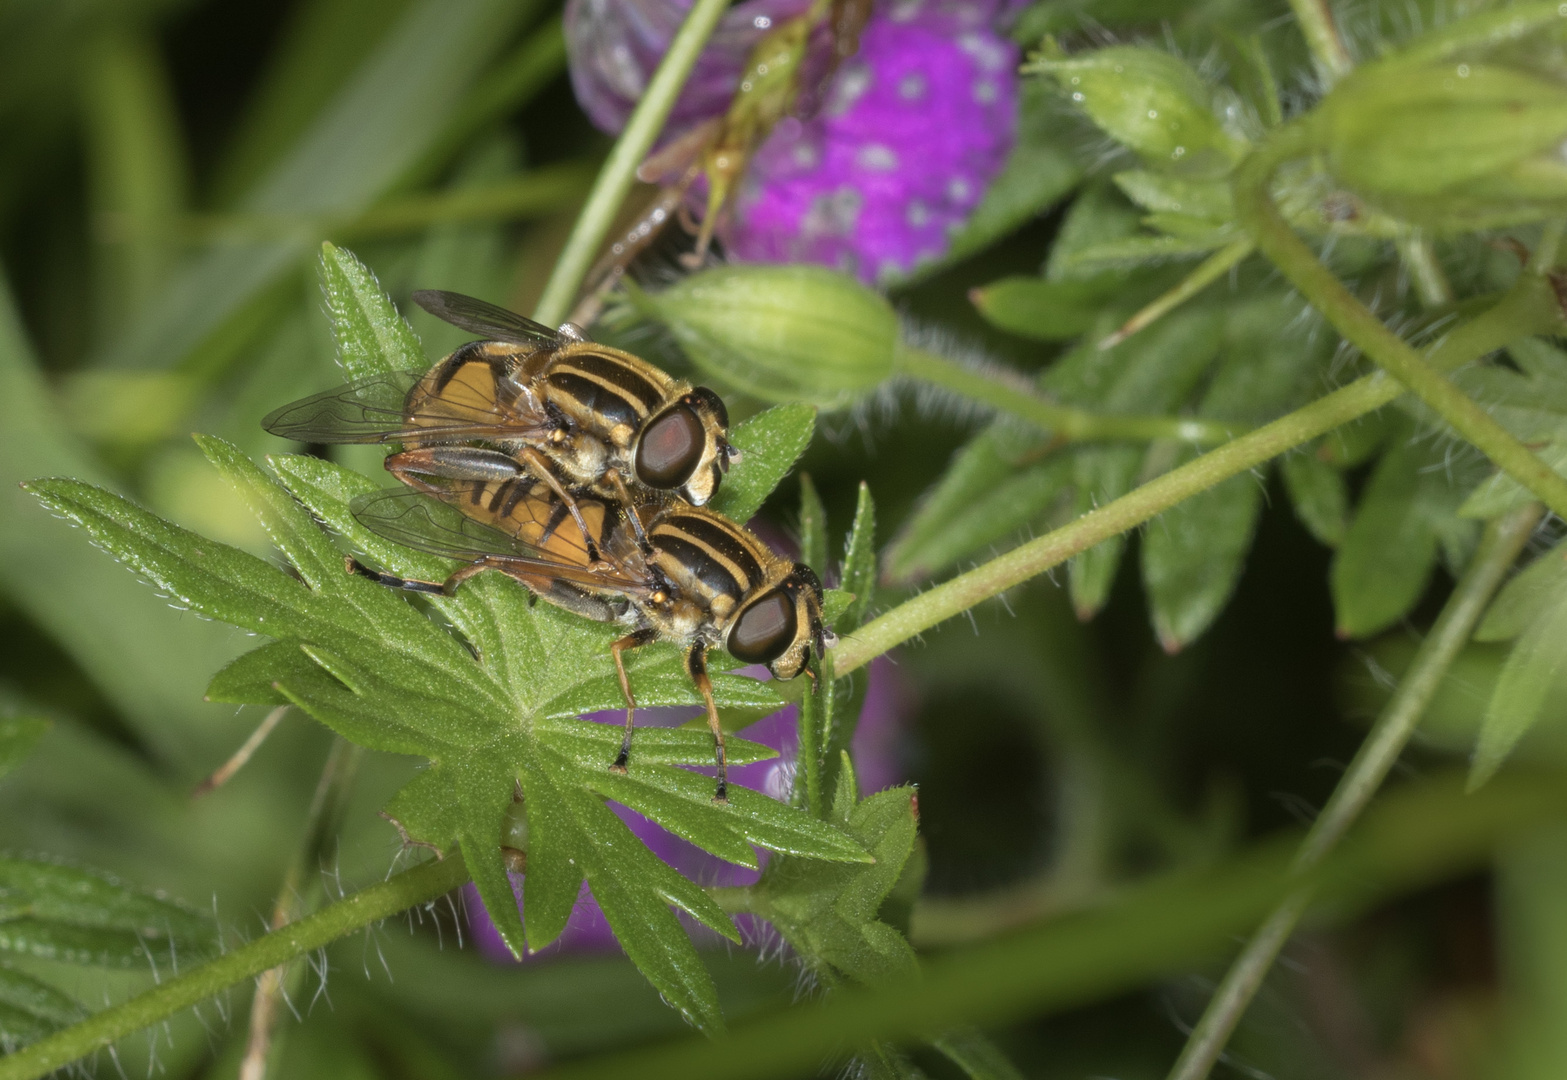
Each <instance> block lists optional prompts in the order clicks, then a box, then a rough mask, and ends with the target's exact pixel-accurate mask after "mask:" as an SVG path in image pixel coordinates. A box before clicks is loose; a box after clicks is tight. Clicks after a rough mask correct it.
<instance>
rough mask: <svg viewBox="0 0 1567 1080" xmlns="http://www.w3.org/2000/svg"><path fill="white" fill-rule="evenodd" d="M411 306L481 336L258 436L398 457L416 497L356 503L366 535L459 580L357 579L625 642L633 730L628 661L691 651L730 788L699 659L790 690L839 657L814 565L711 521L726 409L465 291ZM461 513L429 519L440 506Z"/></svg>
mask: <svg viewBox="0 0 1567 1080" xmlns="http://www.w3.org/2000/svg"><path fill="white" fill-rule="evenodd" d="M413 299H414V302H415V303H417V304H418V305H419V306H420V307H422V308H424V309H425V310H426V311H428V312H430V313H431V314H432V315H435V316H437V317H438V318H440V319H443V320H445V321H446V322H449V323H451V324H453V325H454V326H458V327H461V328H462V329H464V330H467V331H468V332H470V333H473V334H477V335H479V337H480V338H481V339H482V340H479V341H473V342H469V343H468V344H466V345H463V346H462V347H460V348H459V349H457V351H456V352H454V353H452V354H451V355H450V356H448V357H447V358H446V359H444V360H442V361H441V362H440V363H438V364H436V365H435V366H434V367H432V368H430V369H429V370H428V371H426V372H406V373H401V374H395V375H387V376H375V377H371V378H368V379H361V380H359V381H357V382H353V383H349V384H348V385H346V386H341V387H338V388H336V389H334V390H328V391H326V392H325V393H321V394H317V395H315V396H313V397H308V398H305V399H303V400H301V401H296V402H294V403H293V404H290V405H285V406H284V407H283V408H281V409H278V410H277V411H275V412H273V413H271V414H270V415H268V416H267V417H266V418H265V419H264V420H263V421H262V425H263V426H264V427H265V428H266V429H267V430H268V431H270V432H272V433H273V434H275V435H280V436H282V437H284V438H288V439H294V440H296V441H299V442H304V443H380V444H399V445H400V448H399V449H398V450H397V451H396V452H395V453H393V454H391V455H390V456H389V457H387V459H386V468H387V471H389V472H390V473H391V474H392V475H393V476H395V477H397V479H399V480H401V481H402V482H403V484H404V485H405V486H404V487H402V488H396V489H393V490H390V491H382V492H378V493H376V494H373V495H369V496H365V497H362V498H359V499H356V500H355V501H354V503H353V504H352V506H351V510H352V512H353V514H354V517H355V518H356V519H357V520H358V521H359V522H360V524H362V525H364V526H365V527H366V528H368V529H369V530H370V531H371V532H374V533H376V534H377V535H379V536H382V537H384V538H386V539H389V540H392V541H394V542H396V543H399V544H403V545H405V546H407V547H411V548H416V549H418V550H421V551H426V552H430V553H433V554H436V555H441V556H445V557H448V558H452V559H457V560H459V561H461V562H463V563H465V564H466V565H464V566H463V567H462V568H460V569H459V570H458V571H457V572H456V573H454V574H452V575H451V576H450V577H448V578H447V579H446V580H445V581H442V582H434V581H416V580H411V579H407V578H401V577H396V576H394V575H392V574H387V573H381V572H378V571H375V570H371V569H369V568H367V567H365V566H364V565H363V564H361V563H359V562H358V561H357V560H354V559H349V560H348V569H349V570H350V571H351V572H353V573H357V574H361V575H363V576H365V577H368V578H370V579H372V580H375V581H378V582H380V583H382V584H384V585H389V586H392V587H395V588H400V589H407V590H411V591H415V592H429V593H440V594H445V595H450V594H451V593H452V592H453V591H454V590H455V589H456V588H457V586H458V585H460V584H461V583H462V582H463V581H464V580H466V579H467V578H469V577H472V576H473V575H475V574H477V573H479V572H481V571H483V570H497V571H499V572H500V573H503V574H506V575H507V576H509V577H512V578H515V579H516V580H518V581H520V582H521V583H522V584H523V585H525V586H526V587H527V588H528V589H530V590H531V591H532V592H534V593H535V594H536V595H538V596H539V597H541V598H543V599H545V600H547V601H549V602H551V603H554V604H557V605H559V606H560V607H562V608H565V609H566V610H568V611H572V612H575V613H577V614H579V615H583V616H586V617H587V618H590V619H594V620H596V621H600V622H608V623H619V624H621V625H623V626H625V627H627V629H628V631H629V632H628V633H627V634H626V635H625V636H624V637H622V638H620V639H618V640H617V641H615V642H614V643H613V644H612V645H611V646H610V654H611V656H612V657H613V659H614V661H615V669H616V671H617V673H618V674H619V676H620V689H621V693H622V694H623V695H624V697H625V701H626V731H625V737H624V738H623V739H622V741H621V746H620V753H619V755H618V756H617V757H616V758H615V761H614V763H613V764H612V765H611V766H610V767H611V768H612V769H615V770H616V771H621V772H624V771H625V768H626V763H627V760H628V759H629V756H630V753H631V735H632V722H633V719H634V717H635V711H636V699H635V697H634V696H633V694H632V691H631V683H630V680H629V679H628V678H627V677H626V668H625V663H624V661H623V660H622V655H621V654H622V653H624V652H625V651H626V650H627V649H634V648H636V647H638V646H641V645H647V644H650V643H651V642H655V641H668V642H673V643H674V644H676V645H678V646H680V647H682V648H683V649H684V650H685V668H686V672H687V674H688V675H689V676H690V677H691V680H692V682H693V683H694V684H695V685H696V688H697V690H698V691H699V692H700V693H701V695H702V699H703V701H704V702H705V703H706V706H707V721H708V724H709V726H710V727H711V728H712V730H713V738H714V754H715V758H716V761H717V765H718V789H717V794H716V795H715V798H716V799H717V800H718V801H724V799H725V792H726V780H725V757H724V737H723V729H722V728H721V727H720V726H719V721H718V710H717V707H716V706H715V705H714V703H713V687H712V682H711V680H710V679H709V677H708V674H707V660H706V657H707V652H708V650H709V649H711V648H714V647H722V648H725V649H727V650H728V651H729V653H730V654H731V655H733V656H734V657H735V658H736V659H738V660H741V661H743V662H745V663H752V664H766V665H767V666H768V668H769V670H771V671H772V673H773V675H775V676H776V677H778V678H781V679H792V678H794V677H795V676H796V675H798V674H800V672H801V671H804V670H806V667H807V664H808V663H809V661H810V659H811V657H812V655H813V653H812V650H813V649H814V650H815V653H814V655H815V656H817V657H820V656H821V655H822V651H823V649H824V648H825V647H826V646H827V645H828V644H830V643H831V634H830V632H829V631H827V630H825V629H824V628H823V626H822V590H821V584H820V582H819V581H818V580H817V577H816V575H815V573H813V572H812V570H811V568H810V567H808V566H806V565H804V564H803V563H791V562H789V561H787V560H784V559H781V558H779V557H778V556H777V555H775V554H774V553H773V552H772V550H771V549H769V548H768V547H767V545H766V544H764V543H763V542H762V541H761V540H760V539H758V538H757V537H756V536H755V535H754V534H753V533H751V532H750V531H749V530H748V529H746V528H745V527H744V526H742V525H740V524H738V523H736V522H734V521H731V520H729V519H728V518H726V517H724V516H722V515H721V514H717V513H714V512H713V511H712V510H708V509H706V508H705V504H706V503H707V502H708V501H709V500H710V499H711V498H712V497H713V495H714V494H715V493H716V492H717V490H718V487H719V485H720V484H721V483H722V481H723V477H724V475H725V473H727V472H728V470H729V466H730V464H731V463H732V462H734V461H736V460H738V458H739V456H740V455H739V453H738V451H737V450H736V449H735V448H734V447H733V446H731V445H730V443H729V438H728V436H729V417H728V413H727V411H726V410H725V408H724V403H723V402H722V401H721V400H720V399H719V397H718V395H716V394H714V393H713V392H712V391H711V390H708V389H706V388H705V387H700V386H698V387H693V386H691V385H690V384H689V383H686V382H683V381H680V380H678V379H674V378H672V377H671V376H669V375H668V374H666V373H665V372H663V371H661V370H660V369H658V368H657V367H654V366H653V365H652V364H650V363H648V362H647V361H645V360H642V359H641V358H639V357H636V356H633V355H631V354H630V353H627V352H623V351H621V350H619V349H614V348H610V347H608V346H605V345H600V344H597V343H595V342H592V341H590V340H588V338H587V337H586V336H585V335H584V334H583V333H582V331H581V330H580V329H578V328H577V327H575V326H572V325H571V324H567V325H565V326H563V327H561V328H560V330H558V331H555V330H550V329H549V328H548V327H546V326H543V325H541V324H539V323H536V322H533V321H532V320H530V319H525V318H523V317H522V316H521V315H517V314H515V313H513V312H510V311H507V310H505V309H504V308H500V307H496V306H494V305H493V304H487V303H485V302H484V301H482V300H475V299H473V298H472V297H468V296H463V295H461V294H458V293H450V292H441V291H436V290H421V291H419V292H416V293H414V294H413ZM432 497H433V498H434V499H436V500H439V501H440V502H443V503H446V504H447V505H449V506H451V507H454V508H456V509H457V510H458V511H459V512H460V514H459V516H457V517H452V516H450V515H441V514H436V513H432V512H431V509H432V508H431V503H430V499H431V498H432Z"/></svg>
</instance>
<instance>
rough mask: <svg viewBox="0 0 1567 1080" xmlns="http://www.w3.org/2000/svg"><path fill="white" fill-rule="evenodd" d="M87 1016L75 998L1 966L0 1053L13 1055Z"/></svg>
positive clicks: (7, 966)
mask: <svg viewBox="0 0 1567 1080" xmlns="http://www.w3.org/2000/svg"><path fill="white" fill-rule="evenodd" d="M86 1017H87V1010H86V1009H84V1008H82V1006H81V1004H80V1003H79V1002H77V1001H76V1000H75V999H74V998H72V997H70V996H69V995H67V994H65V993H62V992H61V991H59V990H57V989H55V988H54V987H52V986H50V985H49V984H48V983H44V982H39V981H38V980H37V979H35V978H33V977H32V976H31V975H24V974H23V973H22V972H20V971H17V970H15V969H14V968H12V967H10V966H9V965H6V964H0V1054H11V1053H14V1052H16V1051H17V1050H19V1049H21V1048H22V1047H24V1046H26V1045H27V1044H28V1043H31V1042H36V1041H37V1040H39V1039H41V1038H43V1037H44V1036H45V1035H48V1034H50V1033H52V1032H55V1031H58V1030H60V1029H61V1028H63V1027H67V1026H69V1025H71V1024H74V1023H76V1022H77V1021H78V1020H84V1019H86Z"/></svg>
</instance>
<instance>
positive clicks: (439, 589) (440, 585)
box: [343, 555, 490, 596]
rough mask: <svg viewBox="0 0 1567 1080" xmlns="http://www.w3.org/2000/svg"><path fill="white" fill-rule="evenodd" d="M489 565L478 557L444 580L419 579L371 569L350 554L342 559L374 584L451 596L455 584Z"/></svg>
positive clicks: (352, 570) (455, 587)
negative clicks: (477, 559) (476, 560)
mask: <svg viewBox="0 0 1567 1080" xmlns="http://www.w3.org/2000/svg"><path fill="white" fill-rule="evenodd" d="M489 565H490V564H489V563H488V562H487V561H485V560H483V559H480V560H479V561H478V562H475V563H469V564H468V565H467V566H465V567H463V568H462V569H461V570H458V571H457V572H456V573H455V574H453V575H452V576H451V577H449V578H447V579H446V580H445V581H420V580H418V579H417V578H404V577H398V576H397V575H396V574H388V573H385V572H383V571H380V570H372V569H370V568H369V567H368V566H366V565H365V564H364V563H362V562H360V561H359V560H358V559H356V558H354V557H353V556H352V555H350V556H348V557H347V558H345V559H344V560H343V567H344V569H346V570H347V571H348V572H349V573H350V574H358V575H359V576H360V577H363V578H369V579H370V580H371V581H374V582H375V583H376V584H378V585H385V586H386V587H387V588H389V589H402V590H403V591H404V592H416V593H428V594H429V595H431V596H451V595H452V594H453V593H455V592H456V591H457V586H459V585H461V584H462V583H463V582H464V581H467V580H468V579H469V578H471V577H473V575H475V574H477V573H478V572H479V571H481V570H486V569H488V568H489Z"/></svg>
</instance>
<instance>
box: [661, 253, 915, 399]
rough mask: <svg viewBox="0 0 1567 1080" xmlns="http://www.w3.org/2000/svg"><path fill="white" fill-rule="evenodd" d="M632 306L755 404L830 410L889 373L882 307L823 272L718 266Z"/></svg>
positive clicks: (893, 340) (892, 329) (891, 324)
mask: <svg viewBox="0 0 1567 1080" xmlns="http://www.w3.org/2000/svg"><path fill="white" fill-rule="evenodd" d="M632 302H633V303H634V304H635V305H636V307H637V308H638V309H639V310H640V311H642V313H643V314H645V315H648V316H649V317H651V318H653V319H656V320H657V321H658V322H660V323H662V324H663V325H664V326H665V327H667V328H668V329H669V332H670V333H671V334H672V335H673V336H674V338H675V340H676V341H677V342H678V343H679V344H680V347H681V348H682V349H684V350H685V352H686V355H688V356H689V357H690V358H691V361H692V363H694V364H696V366H697V367H699V368H701V369H702V370H703V371H705V372H708V373H710V374H712V375H713V376H715V377H716V378H718V379H721V380H722V381H723V382H725V383H727V384H728V385H730V386H733V387H735V388H736V389H738V390H743V391H745V392H746V393H749V394H753V395H755V396H756V397H759V398H761V399H762V400H764V401H805V402H809V403H811V404H814V405H818V406H820V407H822V408H825V409H832V408H840V407H842V406H845V405H848V404H851V403H852V402H853V401H854V400H855V399H856V398H858V397H860V396H861V395H863V394H865V393H867V392H869V391H870V390H872V389H874V388H875V387H876V386H877V384H879V383H881V382H882V381H883V380H884V379H886V378H888V377H889V376H890V375H891V374H892V365H893V354H894V352H895V351H896V348H897V343H898V319H897V316H896V315H894V314H893V311H892V307H891V305H889V304H888V303H887V301H886V300H885V299H883V298H882V297H881V295H880V294H878V293H876V292H874V291H873V290H871V289H869V288H866V287H865V286H864V285H861V284H860V283H859V282H858V281H856V280H855V279H854V278H852V277H848V276H846V275H844V274H839V273H836V272H834V271H831V270H827V269H825V268H823V267H819V266H801V265H795V266H763V265H745V266H720V267H715V268H714V269H711V270H705V271H703V272H702V273H700V274H694V275H692V276H691V277H688V278H685V279H683V280H682V281H680V282H679V283H678V284H676V285H674V286H672V287H671V288H668V289H665V290H664V291H663V292H660V293H644V292H641V291H633V292H632Z"/></svg>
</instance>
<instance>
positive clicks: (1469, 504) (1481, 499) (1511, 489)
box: [1458, 441, 1567, 520]
mask: <svg viewBox="0 0 1567 1080" xmlns="http://www.w3.org/2000/svg"><path fill="white" fill-rule="evenodd" d="M1534 453H1535V456H1536V457H1538V458H1539V459H1540V460H1541V461H1543V462H1545V464H1546V465H1548V466H1550V467H1551V468H1552V469H1555V470H1556V471H1557V472H1559V473H1564V474H1567V442H1556V441H1552V442H1549V443H1546V444H1545V445H1544V446H1541V447H1539V448H1537V449H1536V450H1535V452H1534ZM1533 498H1534V495H1533V494H1532V493H1531V492H1530V491H1529V489H1528V488H1526V487H1524V486H1523V485H1522V484H1520V483H1519V482H1518V481H1516V480H1514V479H1513V478H1512V477H1511V476H1508V475H1507V474H1506V473H1504V472H1501V471H1497V472H1496V473H1495V474H1494V475H1492V477H1491V478H1490V479H1489V480H1487V481H1486V482H1485V483H1483V484H1481V485H1480V486H1479V487H1477V488H1475V489H1474V492H1473V494H1471V495H1470V496H1469V498H1467V499H1465V500H1464V504H1463V506H1461V507H1460V508H1459V510H1458V512H1459V513H1460V514H1462V515H1463V516H1464V517H1466V518H1475V519H1478V520H1488V519H1490V518H1494V517H1500V516H1501V515H1503V514H1505V513H1507V512H1508V511H1510V510H1515V509H1517V508H1518V507H1520V506H1522V505H1523V504H1524V503H1526V502H1529V501H1530V500H1532V499H1533Z"/></svg>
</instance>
